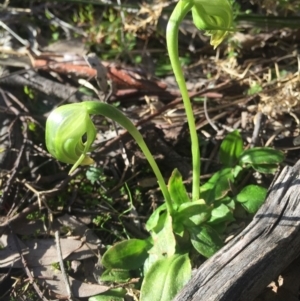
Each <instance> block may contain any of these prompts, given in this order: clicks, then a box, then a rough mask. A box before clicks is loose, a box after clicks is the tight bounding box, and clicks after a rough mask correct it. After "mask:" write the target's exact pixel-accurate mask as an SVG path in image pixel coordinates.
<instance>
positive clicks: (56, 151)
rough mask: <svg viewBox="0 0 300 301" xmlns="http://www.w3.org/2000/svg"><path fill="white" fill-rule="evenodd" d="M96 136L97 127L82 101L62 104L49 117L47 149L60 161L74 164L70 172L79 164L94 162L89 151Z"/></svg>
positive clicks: (47, 123)
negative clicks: (84, 139) (88, 153)
mask: <svg viewBox="0 0 300 301" xmlns="http://www.w3.org/2000/svg"><path fill="white" fill-rule="evenodd" d="M83 137H84V138H86V141H85V142H83ZM95 138H96V128H95V126H94V124H93V122H92V120H91V118H90V116H89V113H88V111H87V109H86V108H85V106H83V105H82V103H74V104H69V105H64V106H61V107H59V108H57V109H55V110H54V111H52V112H51V113H50V115H49V117H48V119H47V122H46V146H47V149H48V151H49V153H50V154H51V155H52V156H53V157H55V158H56V159H58V160H59V161H61V162H64V163H69V164H74V165H73V167H72V169H71V171H70V173H71V172H72V171H74V170H75V169H76V168H77V167H78V166H79V165H89V164H92V163H93V162H94V161H93V159H91V158H90V157H89V156H88V155H87V152H88V151H90V148H91V145H92V143H93V142H94V140H95Z"/></svg>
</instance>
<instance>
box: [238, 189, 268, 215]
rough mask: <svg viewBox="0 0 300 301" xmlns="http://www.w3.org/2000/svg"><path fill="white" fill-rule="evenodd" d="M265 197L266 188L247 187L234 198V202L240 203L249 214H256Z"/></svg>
mask: <svg viewBox="0 0 300 301" xmlns="http://www.w3.org/2000/svg"><path fill="white" fill-rule="evenodd" d="M266 195H267V189H266V188H264V187H260V186H257V185H248V186H246V187H244V188H243V189H242V190H241V192H240V193H239V194H238V195H237V196H236V201H237V202H239V203H241V205H242V206H243V207H244V208H245V209H246V210H247V211H248V212H249V213H256V211H257V210H258V209H259V208H260V206H261V205H262V204H263V203H264V201H265V198H266Z"/></svg>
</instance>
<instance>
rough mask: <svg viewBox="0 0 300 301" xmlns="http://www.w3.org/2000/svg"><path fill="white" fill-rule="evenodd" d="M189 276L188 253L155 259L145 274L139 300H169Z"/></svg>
mask: <svg viewBox="0 0 300 301" xmlns="http://www.w3.org/2000/svg"><path fill="white" fill-rule="evenodd" d="M190 277H191V264H190V259H189V257H188V254H185V255H177V254H175V255H173V256H171V257H167V258H162V259H160V260H158V261H156V262H155V263H154V264H153V265H152V266H151V268H150V269H149V271H148V272H147V274H146V275H145V278H144V281H143V284H142V288H141V297H140V301H170V300H172V299H173V298H174V297H175V295H176V294H177V293H178V292H179V291H180V289H181V288H182V287H183V286H184V285H185V284H186V283H187V282H188V280H189V279H190Z"/></svg>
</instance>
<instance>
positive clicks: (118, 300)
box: [88, 288, 126, 301]
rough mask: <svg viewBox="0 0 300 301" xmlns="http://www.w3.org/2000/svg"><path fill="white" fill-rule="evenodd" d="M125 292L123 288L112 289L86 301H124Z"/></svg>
mask: <svg viewBox="0 0 300 301" xmlns="http://www.w3.org/2000/svg"><path fill="white" fill-rule="evenodd" d="M125 295H126V290H125V289H123V288H114V289H111V290H109V291H108V292H105V293H103V294H100V295H97V296H93V297H90V298H89V300H88V301H112V300H113V301H124V297H125Z"/></svg>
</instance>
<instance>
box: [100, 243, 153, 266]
mask: <svg viewBox="0 0 300 301" xmlns="http://www.w3.org/2000/svg"><path fill="white" fill-rule="evenodd" d="M150 248H151V244H150V243H149V241H147V240H141V239H129V240H125V241H121V242H118V243H116V244H115V245H113V246H112V247H111V248H109V249H108V250H107V251H106V252H105V253H104V255H103V256H102V264H103V266H104V267H106V268H107V269H122V270H136V269H138V268H139V267H140V266H142V265H143V264H144V262H145V260H146V258H147V256H148V250H149V249H150Z"/></svg>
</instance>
